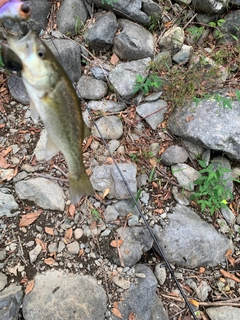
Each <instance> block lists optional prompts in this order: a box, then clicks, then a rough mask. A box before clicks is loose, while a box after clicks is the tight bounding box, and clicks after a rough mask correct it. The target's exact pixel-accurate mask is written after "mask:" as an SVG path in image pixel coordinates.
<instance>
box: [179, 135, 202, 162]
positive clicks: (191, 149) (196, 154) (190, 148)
mask: <svg viewBox="0 0 240 320" xmlns="http://www.w3.org/2000/svg"><path fill="white" fill-rule="evenodd" d="M181 144H182V146H183V147H184V148H185V150H187V152H188V153H189V154H190V157H191V158H192V159H199V158H201V156H202V154H203V152H204V148H203V146H200V145H198V144H196V143H193V142H191V141H188V140H184V139H182V140H181Z"/></svg>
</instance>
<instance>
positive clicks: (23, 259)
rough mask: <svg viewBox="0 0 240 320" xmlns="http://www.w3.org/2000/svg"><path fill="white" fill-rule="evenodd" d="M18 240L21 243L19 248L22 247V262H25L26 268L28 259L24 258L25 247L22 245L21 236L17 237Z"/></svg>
mask: <svg viewBox="0 0 240 320" xmlns="http://www.w3.org/2000/svg"><path fill="white" fill-rule="evenodd" d="M17 238H18V243H19V247H20V253H21V256H22V261H23V262H24V264H25V266H26V265H27V264H28V263H27V261H26V259H25V258H24V252H23V247H22V243H21V239H20V237H19V236H17Z"/></svg>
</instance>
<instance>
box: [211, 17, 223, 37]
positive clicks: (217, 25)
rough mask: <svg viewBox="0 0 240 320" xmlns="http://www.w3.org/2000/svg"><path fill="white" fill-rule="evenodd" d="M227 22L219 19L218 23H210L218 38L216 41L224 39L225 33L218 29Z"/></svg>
mask: <svg viewBox="0 0 240 320" xmlns="http://www.w3.org/2000/svg"><path fill="white" fill-rule="evenodd" d="M225 22H226V20H224V19H219V20H218V21H217V23H216V22H209V23H208V25H209V26H210V27H212V28H214V29H215V30H214V36H215V37H216V39H221V38H222V37H223V33H222V32H221V31H220V30H219V28H218V27H221V26H222V25H223V24H224V23H225Z"/></svg>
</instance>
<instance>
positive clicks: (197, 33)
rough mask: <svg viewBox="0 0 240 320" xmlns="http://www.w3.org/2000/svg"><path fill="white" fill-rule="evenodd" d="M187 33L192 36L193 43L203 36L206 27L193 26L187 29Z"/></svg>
mask: <svg viewBox="0 0 240 320" xmlns="http://www.w3.org/2000/svg"><path fill="white" fill-rule="evenodd" d="M187 31H188V32H189V33H190V34H191V36H192V39H193V41H197V40H198V39H199V38H200V37H201V35H202V34H203V31H204V27H197V26H192V27H189V28H187Z"/></svg>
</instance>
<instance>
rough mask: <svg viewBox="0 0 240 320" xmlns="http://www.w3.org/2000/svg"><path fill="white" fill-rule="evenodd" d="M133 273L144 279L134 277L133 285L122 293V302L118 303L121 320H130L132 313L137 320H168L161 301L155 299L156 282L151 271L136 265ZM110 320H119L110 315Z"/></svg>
mask: <svg viewBox="0 0 240 320" xmlns="http://www.w3.org/2000/svg"><path fill="white" fill-rule="evenodd" d="M135 272H136V273H140V274H143V275H144V277H142V278H137V277H136V282H135V283H134V285H133V286H131V289H128V290H126V291H125V292H124V294H123V299H122V301H120V302H119V303H118V309H119V311H120V312H121V315H122V319H130V314H131V312H132V313H135V315H136V318H137V319H138V320H149V319H150V320H168V316H167V314H166V311H165V310H164V308H163V306H162V303H161V300H160V299H159V298H157V295H156V289H157V280H156V278H155V277H154V274H153V273H152V271H151V269H150V268H148V267H147V266H145V265H142V264H138V265H136V268H135ZM155 308H156V310H155ZM156 311H157V312H156ZM112 319H113V320H118V319H119V318H117V317H115V316H114V315H112Z"/></svg>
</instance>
